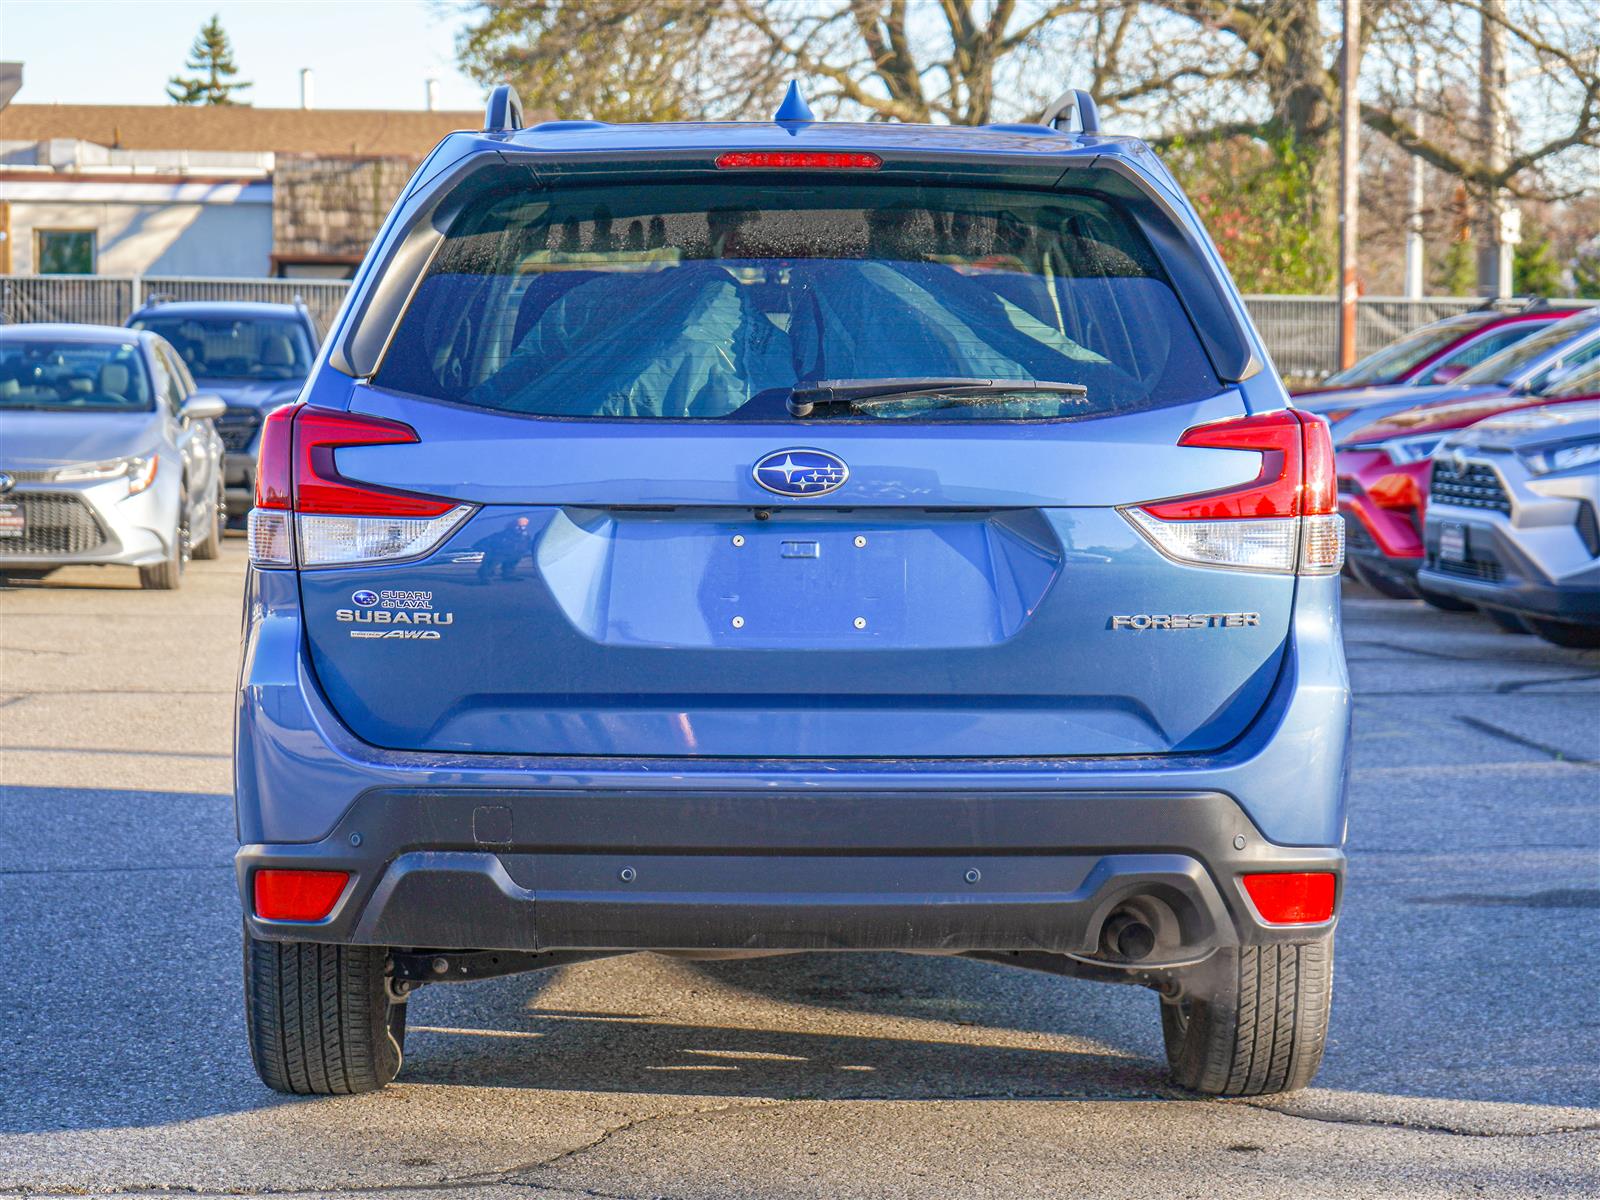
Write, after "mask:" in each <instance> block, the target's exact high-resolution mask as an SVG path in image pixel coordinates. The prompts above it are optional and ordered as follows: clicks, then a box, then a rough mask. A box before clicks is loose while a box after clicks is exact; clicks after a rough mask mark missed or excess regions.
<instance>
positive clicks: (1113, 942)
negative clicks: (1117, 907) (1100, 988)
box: [1100, 911, 1156, 962]
mask: <svg viewBox="0 0 1600 1200" xmlns="http://www.w3.org/2000/svg"><path fill="white" fill-rule="evenodd" d="M1100 946H1101V949H1102V950H1103V951H1104V952H1105V953H1107V954H1110V955H1114V956H1115V957H1117V958H1120V959H1124V960H1125V961H1128V962H1139V961H1140V960H1141V959H1146V958H1149V957H1150V955H1151V954H1153V953H1154V952H1155V948H1156V931H1155V930H1154V929H1152V928H1150V926H1149V924H1148V923H1147V922H1146V921H1145V920H1144V918H1143V917H1140V916H1138V915H1136V914H1134V913H1131V912H1126V911H1124V912H1115V913H1112V914H1111V917H1110V918H1109V919H1108V920H1107V921H1106V923H1105V928H1103V929H1102V930H1101V931H1100Z"/></svg>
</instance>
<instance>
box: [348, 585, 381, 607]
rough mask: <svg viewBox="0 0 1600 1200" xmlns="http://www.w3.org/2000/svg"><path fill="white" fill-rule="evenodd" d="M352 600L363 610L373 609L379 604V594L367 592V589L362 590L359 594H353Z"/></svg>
mask: <svg viewBox="0 0 1600 1200" xmlns="http://www.w3.org/2000/svg"><path fill="white" fill-rule="evenodd" d="M350 599H352V600H354V601H355V602H356V603H357V604H359V605H360V606H361V607H362V608H371V607H372V606H373V605H374V604H376V603H377V602H378V593H377V592H369V591H366V590H365V589H363V590H361V591H359V592H352V593H351V595H350Z"/></svg>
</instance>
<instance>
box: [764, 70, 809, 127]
mask: <svg viewBox="0 0 1600 1200" xmlns="http://www.w3.org/2000/svg"><path fill="white" fill-rule="evenodd" d="M772 119H773V120H774V121H776V122H777V123H778V124H780V125H786V124H788V123H790V122H792V121H793V122H799V121H815V120H816V119H817V118H816V115H815V114H814V113H813V112H812V111H811V106H810V105H809V104H807V103H806V98H805V97H804V96H802V95H801V94H800V85H799V84H798V83H796V82H795V81H794V80H792V79H791V80H790V81H789V90H788V92H786V93H785V94H784V97H783V103H782V104H780V105H778V111H777V112H775V113H773V115H772Z"/></svg>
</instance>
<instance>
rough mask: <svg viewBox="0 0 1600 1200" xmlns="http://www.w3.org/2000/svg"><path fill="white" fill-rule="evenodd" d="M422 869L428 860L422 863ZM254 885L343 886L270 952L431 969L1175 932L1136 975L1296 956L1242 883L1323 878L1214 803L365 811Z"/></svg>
mask: <svg viewBox="0 0 1600 1200" xmlns="http://www.w3.org/2000/svg"><path fill="white" fill-rule="evenodd" d="M422 847H426V848H425V849H423V848H422ZM236 867H237V871H238V878H239V886H240V889H241V893H242V894H243V895H244V896H245V897H246V906H245V907H246V912H247V913H249V910H250V905H249V903H248V897H249V895H250V892H251V877H252V874H253V872H254V871H256V870H257V869H259V868H261V867H301V868H306V867H309V868H322V869H339V870H344V871H348V872H350V873H351V875H352V879H351V882H350V884H349V885H348V886H347V888H346V890H345V894H344V895H343V896H342V897H341V899H340V900H339V902H338V904H337V905H336V906H335V908H334V910H333V912H332V913H331V914H330V915H329V917H328V918H327V919H326V920H324V921H321V922H316V923H302V922H279V921H263V920H259V919H257V918H256V917H254V916H253V915H249V916H248V917H247V920H248V923H249V926H250V931H251V933H252V934H254V935H255V936H257V937H261V938H267V939H292V940H301V941H323V942H339V943H356V944H363V945H383V946H406V947H421V948H427V949H430V950H431V949H441V950H445V949H448V950H466V949H488V950H530V951H531V950H541V951H542V950H551V951H567V950H638V949H660V950H669V949H671V950H725V951H726V950H739V951H749V950H920V951H935V952H944V953H962V952H972V951H1046V952H1052V953H1058V954H1081V955H1091V954H1094V953H1095V952H1096V948H1097V946H1098V944H1099V938H1100V932H1101V927H1102V926H1103V924H1104V923H1105V921H1106V919H1107V917H1108V916H1110V915H1111V913H1112V912H1113V911H1115V910H1116V909H1117V908H1118V907H1119V906H1121V905H1123V904H1125V903H1127V902H1129V901H1130V900H1136V899H1143V900H1151V899H1153V900H1155V901H1158V902H1159V904H1160V905H1162V906H1164V910H1165V911H1166V912H1169V913H1170V914H1171V916H1172V920H1171V922H1170V923H1169V927H1168V929H1167V936H1166V937H1165V939H1164V941H1163V944H1162V946H1161V947H1160V949H1159V950H1158V952H1157V954H1156V955H1155V956H1153V957H1152V959H1151V960H1150V961H1149V962H1148V963H1143V964H1141V965H1144V966H1158V965H1161V963H1162V962H1172V963H1181V962H1190V961H1193V960H1194V959H1195V958H1197V957H1200V956H1203V954H1204V953H1205V952H1207V951H1209V950H1211V949H1214V948H1216V947H1218V946H1231V945H1238V944H1261V943H1264V942H1271V941H1275V940H1282V939H1286V938H1295V939H1302V938H1305V937H1309V936H1317V935H1318V934H1320V933H1322V932H1325V931H1326V929H1327V928H1328V927H1329V926H1330V925H1331V922H1329V923H1327V924H1323V925H1310V926H1308V925H1299V926H1271V925H1267V924H1266V923H1264V922H1263V921H1262V920H1261V919H1260V918H1259V917H1258V916H1257V915H1256V913H1255V910H1254V908H1253V907H1252V906H1251V904H1250V902H1249V900H1248V898H1247V896H1246V894H1245V893H1244V891H1243V889H1242V886H1241V884H1240V883H1239V877H1240V876H1241V875H1242V874H1245V873H1250V872H1258V871H1330V872H1333V873H1335V874H1336V875H1338V876H1339V877H1340V878H1341V880H1342V876H1343V870H1344V855H1343V854H1342V853H1341V852H1340V851H1339V850H1337V849H1332V848H1322V849H1318V848H1291V847H1282V846H1275V845H1273V844H1271V843H1270V842H1267V841H1266V840H1265V839H1263V838H1262V837H1261V836H1260V834H1259V833H1258V832H1257V830H1256V829H1255V827H1254V825H1253V824H1252V823H1251V822H1250V820H1249V819H1248V818H1247V817H1246V816H1245V815H1244V813H1243V812H1242V811H1241V810H1240V808H1239V806H1238V804H1237V803H1235V802H1234V801H1233V800H1232V799H1230V798H1229V797H1227V796H1223V795H1220V794H1217V793H1169V794H1160V793H1153V794H1128V793H1123V794H1114V793H1113V794H1096V793H1093V792H1049V793H1039V794H1034V795H1027V796H1021V795H1018V796H999V797H996V796H980V795H958V794H943V795H940V794H926V793H923V794H915V793H880V794H876V795H856V796H846V795H831V796H818V795H816V794H813V793H805V792H770V791H747V792H743V793H738V794H715V793H694V792H687V791H686V792H681V793H675V794H641V793H625V792H624V793H609V794H608V793H595V792H565V793H563V792H546V793H539V794H531V793H516V792H507V793H499V794H486V793H482V792H454V791H450V790H443V791H437V792H433V791H430V792H414V791H412V792H373V793H369V794H367V795H365V796H363V797H361V799H360V800H358V801H357V802H356V804H355V805H353V806H352V807H351V808H350V810H349V811H348V812H346V813H345V815H344V817H343V818H342V819H341V820H340V822H339V824H338V826H337V827H336V828H335V829H334V830H333V831H332V832H330V833H329V835H328V836H327V837H326V838H323V839H322V840H320V841H318V842H315V843H311V844H307V845H282V846H271V845H250V846H245V847H243V848H242V849H241V850H240V851H239V854H238V857H237V860H236Z"/></svg>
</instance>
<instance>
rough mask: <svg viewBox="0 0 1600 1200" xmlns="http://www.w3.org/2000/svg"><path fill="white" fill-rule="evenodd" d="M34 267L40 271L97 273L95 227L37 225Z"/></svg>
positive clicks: (77, 273)
mask: <svg viewBox="0 0 1600 1200" xmlns="http://www.w3.org/2000/svg"><path fill="white" fill-rule="evenodd" d="M33 250H34V254H33V261H34V270H35V271H37V272H38V273H39V274H40V275H93V274H94V253H95V245H94V230H92V229H35V230H34V231H33Z"/></svg>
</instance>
